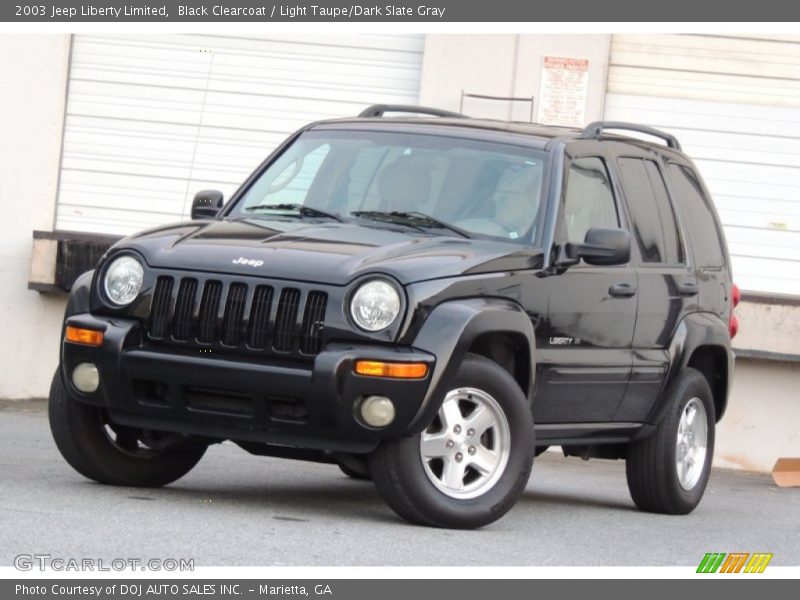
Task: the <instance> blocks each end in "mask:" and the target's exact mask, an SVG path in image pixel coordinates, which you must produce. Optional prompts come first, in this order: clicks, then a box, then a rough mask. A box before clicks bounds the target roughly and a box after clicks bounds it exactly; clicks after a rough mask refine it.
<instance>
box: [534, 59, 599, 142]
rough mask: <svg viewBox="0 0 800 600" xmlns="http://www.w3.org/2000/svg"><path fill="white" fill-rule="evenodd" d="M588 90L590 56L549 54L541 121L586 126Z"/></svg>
mask: <svg viewBox="0 0 800 600" xmlns="http://www.w3.org/2000/svg"><path fill="white" fill-rule="evenodd" d="M588 94H589V60H588V59H585V58H568V57H564V56H545V57H544V64H543V65H542V85H541V89H540V91H539V110H538V113H537V115H536V120H537V122H539V123H544V124H546V125H561V126H565V127H583V126H584V125H585V124H586V122H585V121H586V101H587V98H588Z"/></svg>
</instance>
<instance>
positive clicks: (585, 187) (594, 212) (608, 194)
mask: <svg viewBox="0 0 800 600" xmlns="http://www.w3.org/2000/svg"><path fill="white" fill-rule="evenodd" d="M564 224H565V225H566V228H567V240H568V241H570V242H582V241H583V240H584V238H585V237H586V231H587V230H588V229H589V228H590V227H619V220H618V219H617V209H616V207H615V206H614V194H613V192H612V191H611V183H610V181H609V177H608V170H607V169H606V165H605V163H604V162H603V161H602V159H600V158H597V157H596V156H591V157H586V158H578V159H576V160H573V161H572V163H570V166H569V172H568V173H567V193H566V197H565V199H564Z"/></svg>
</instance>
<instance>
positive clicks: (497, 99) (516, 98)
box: [458, 90, 535, 123]
mask: <svg viewBox="0 0 800 600" xmlns="http://www.w3.org/2000/svg"><path fill="white" fill-rule="evenodd" d="M465 99H474V100H489V101H494V102H529V103H530V105H531V110H530V116H529V118H528V122H529V123H533V107H534V104H535V96H531V97H530V98H527V97H523V96H489V95H487V94H471V93H468V92H465V91H464V90H461V100H460V101H459V103H458V112H460V113H463V112H464V100H465Z"/></svg>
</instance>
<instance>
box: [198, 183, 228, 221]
mask: <svg viewBox="0 0 800 600" xmlns="http://www.w3.org/2000/svg"><path fill="white" fill-rule="evenodd" d="M222 204H223V196H222V192H219V191H217V190H203V191H201V192H197V193H196V194H195V196H194V200H192V219H213V218H214V217H216V216H217V214H218V213H219V211H220V209H221V208H222Z"/></svg>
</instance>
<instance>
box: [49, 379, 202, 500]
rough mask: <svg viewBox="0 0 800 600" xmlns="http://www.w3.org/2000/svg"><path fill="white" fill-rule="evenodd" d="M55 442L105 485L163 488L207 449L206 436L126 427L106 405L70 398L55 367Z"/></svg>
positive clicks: (52, 414) (78, 467) (51, 401)
mask: <svg viewBox="0 0 800 600" xmlns="http://www.w3.org/2000/svg"><path fill="white" fill-rule="evenodd" d="M48 417H49V421H50V430H51V432H52V434H53V439H54V441H55V443H56V446H57V448H58V450H59V452H60V453H61V455H62V456H63V457H64V459H65V460H66V461H67V463H69V465H70V466H71V467H72V468H73V469H75V470H76V471H77V472H78V473H80V474H81V475H83V476H84V477H86V478H88V479H92V480H94V481H97V482H98V483H103V484H107V485H119V486H131V487H160V486H164V485H167V484H169V483H172V482H173V481H176V480H177V479H180V478H181V477H183V476H184V475H186V474H187V473H188V472H189V471H191V470H192V468H194V466H195V465H196V464H197V463H198V462H199V461H200V459H201V458H202V457H203V454H205V451H206V448H207V444H206V443H205V442H203V441H202V440H198V439H194V438H187V437H185V436H180V435H178V434H166V433H160V432H151V431H142V430H139V429H135V428H130V427H123V426H120V425H117V424H115V423H113V422H112V421H111V420H110V419H108V417H107V415H106V413H105V411H104V409H103V408H101V407H98V406H93V405H90V404H86V403H84V402H80V401H78V400H76V399H75V398H73V397H71V396H70V394H69V392H68V390H67V389H66V387H65V386H64V383H63V381H62V375H61V369H60V368H59V369H58V370H56V373H55V375H54V377H53V382H52V385H51V387H50V397H49V400H48Z"/></svg>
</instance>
